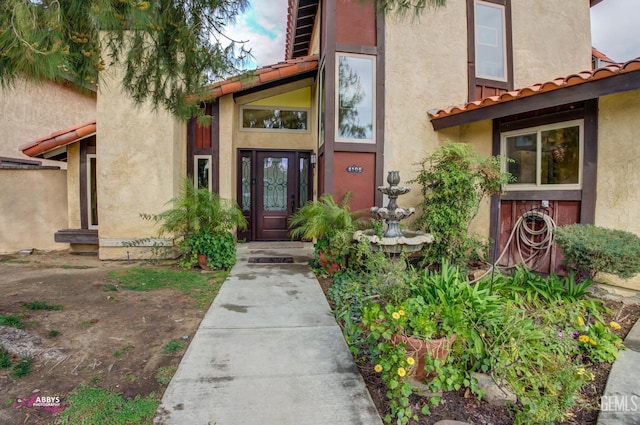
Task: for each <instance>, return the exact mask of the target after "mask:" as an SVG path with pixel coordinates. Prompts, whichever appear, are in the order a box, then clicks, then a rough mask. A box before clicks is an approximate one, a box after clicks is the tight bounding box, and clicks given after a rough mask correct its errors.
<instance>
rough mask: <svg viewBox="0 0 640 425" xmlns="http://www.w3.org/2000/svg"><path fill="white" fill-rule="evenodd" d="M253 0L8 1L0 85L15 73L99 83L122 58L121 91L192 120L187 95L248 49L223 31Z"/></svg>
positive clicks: (2, 8)
mask: <svg viewBox="0 0 640 425" xmlns="http://www.w3.org/2000/svg"><path fill="white" fill-rule="evenodd" d="M247 7H248V0H187V1H181V0H152V1H139V0H3V1H2V2H1V5H0V85H1V86H2V87H7V86H10V85H11V84H12V83H13V82H15V81H16V79H17V78H27V79H30V80H36V81H45V80H49V81H62V80H68V81H71V82H72V83H73V84H75V85H76V86H78V87H87V86H93V85H95V84H97V83H98V78H99V72H100V71H101V70H103V69H104V68H105V67H106V66H107V65H110V64H113V63H120V64H121V66H123V69H124V79H123V81H122V84H123V88H124V90H125V92H126V93H128V94H129V95H130V96H131V97H132V99H133V100H134V101H136V102H144V101H150V102H151V103H152V104H153V105H154V106H155V107H160V106H161V107H164V108H166V109H168V110H169V111H171V112H173V113H174V114H176V115H177V116H181V117H189V116H191V114H192V113H193V111H194V107H193V105H190V103H189V102H187V101H186V99H187V96H188V95H193V94H197V93H198V91H199V90H201V89H202V88H203V87H204V86H205V85H206V84H208V83H210V82H212V81H213V80H215V79H219V78H220V77H221V76H225V75H229V74H231V73H234V72H237V71H238V67H239V66H241V65H242V60H243V59H245V58H246V57H247V55H248V54H250V52H248V51H247V50H245V48H244V45H243V43H242V42H239V43H238V42H234V40H231V39H229V38H227V37H226V36H225V34H224V30H225V26H226V25H227V24H229V23H232V22H234V20H235V18H236V17H237V16H238V15H239V14H240V13H242V12H244V11H245V9H246V8H247Z"/></svg>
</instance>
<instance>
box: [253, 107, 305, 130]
mask: <svg viewBox="0 0 640 425" xmlns="http://www.w3.org/2000/svg"><path fill="white" fill-rule="evenodd" d="M241 112H242V129H244V130H248V129H259V130H293V131H307V130H308V129H309V118H308V117H309V110H308V109H295V108H276V107H273V108H271V107H258V106H245V107H243V108H242V110H241Z"/></svg>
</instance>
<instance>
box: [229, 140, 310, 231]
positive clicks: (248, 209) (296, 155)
mask: <svg viewBox="0 0 640 425" xmlns="http://www.w3.org/2000/svg"><path fill="white" fill-rule="evenodd" d="M239 158H240V164H239V165H240V167H239V176H238V178H239V184H238V187H239V193H238V199H239V204H240V207H241V208H242V211H243V213H244V214H245V217H246V218H247V221H248V222H249V229H248V230H247V232H244V234H240V235H239V236H240V237H244V238H246V239H248V240H261V241H277V240H288V239H289V229H288V222H289V217H290V216H291V215H292V214H293V213H294V212H295V210H296V209H298V208H299V207H300V206H301V205H304V204H305V203H306V202H307V200H309V194H310V193H311V190H310V187H311V186H310V184H311V168H310V152H298V151H247V150H242V151H240V155H239Z"/></svg>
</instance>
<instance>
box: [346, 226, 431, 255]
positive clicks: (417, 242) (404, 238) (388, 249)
mask: <svg viewBox="0 0 640 425" xmlns="http://www.w3.org/2000/svg"><path fill="white" fill-rule="evenodd" d="M353 238H354V239H356V240H358V241H360V240H363V239H364V240H367V241H369V243H370V244H371V249H372V250H373V251H382V252H384V253H385V254H401V253H405V254H410V253H413V252H418V251H420V250H421V249H422V247H423V246H424V244H429V243H432V242H433V235H431V234H429V233H424V232H416V231H411V230H401V236H394V237H387V236H383V237H379V236H378V235H376V234H375V233H374V231H373V230H371V229H368V230H358V231H357V232H355V233H354V234H353Z"/></svg>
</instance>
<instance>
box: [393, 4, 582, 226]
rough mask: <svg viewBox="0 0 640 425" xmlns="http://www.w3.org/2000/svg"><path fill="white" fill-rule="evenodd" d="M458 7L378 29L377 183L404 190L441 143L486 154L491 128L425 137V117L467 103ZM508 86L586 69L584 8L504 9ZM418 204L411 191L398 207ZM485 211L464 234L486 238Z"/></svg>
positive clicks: (463, 29) (463, 21)
mask: <svg viewBox="0 0 640 425" xmlns="http://www.w3.org/2000/svg"><path fill="white" fill-rule="evenodd" d="M466 5H467V2H466V0H448V1H447V5H446V7H444V8H441V9H437V10H431V11H425V12H424V13H423V14H422V16H421V17H420V19H419V20H417V21H416V20H413V21H412V20H411V19H401V20H400V19H398V18H387V19H386V24H385V37H386V40H385V43H386V45H385V54H386V58H385V73H386V75H385V165H384V167H385V175H386V172H387V171H389V170H395V169H397V170H400V171H401V173H400V174H401V178H402V180H403V181H404V182H406V181H407V180H409V179H411V178H414V177H415V175H416V173H417V170H418V166H416V165H413V164H414V163H416V162H418V161H419V160H421V159H423V158H425V157H427V156H428V155H430V154H431V153H432V152H433V151H434V150H435V149H436V148H437V147H438V146H440V145H441V144H443V143H444V142H445V141H447V140H451V141H457V142H467V143H472V144H473V145H474V146H475V147H476V148H477V150H478V151H479V152H480V153H482V154H484V155H490V154H491V122H489V121H487V122H484V123H478V124H474V125H471V126H463V127H456V128H454V129H449V130H444V131H440V132H438V133H436V132H434V131H433V128H432V126H431V123H430V122H429V118H428V116H427V111H428V110H431V109H442V108H446V107H449V106H452V105H459V104H463V103H465V102H466V101H467V95H468V93H467V92H468V88H467V81H468V71H467V52H468V42H467V12H466V7H467V6H466ZM512 20H513V46H514V48H513V54H514V59H513V63H514V83H515V86H516V87H522V86H527V85H530V84H533V83H536V82H539V81H546V80H550V79H553V78H555V77H558V76H564V75H567V74H569V73H572V72H577V71H580V70H584V69H589V67H590V58H591V45H590V35H589V32H590V25H589V7H588V4H587V2H583V1H570V2H562V5H561V6H559V3H558V2H557V1H556V0H541V1H524V0H513V1H512ZM400 201H401V202H400V203H401V204H402V205H403V206H415V205H416V204H417V203H418V202H419V191H418V188H414V189H413V190H412V192H410V193H409V194H408V195H405V196H403V197H402V198H401V200H400ZM488 230H489V214H488V204H486V205H484V206H483V209H482V210H481V212H480V214H479V215H478V217H477V219H476V220H475V221H474V223H473V224H472V228H471V231H472V232H475V233H479V234H482V235H488Z"/></svg>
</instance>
